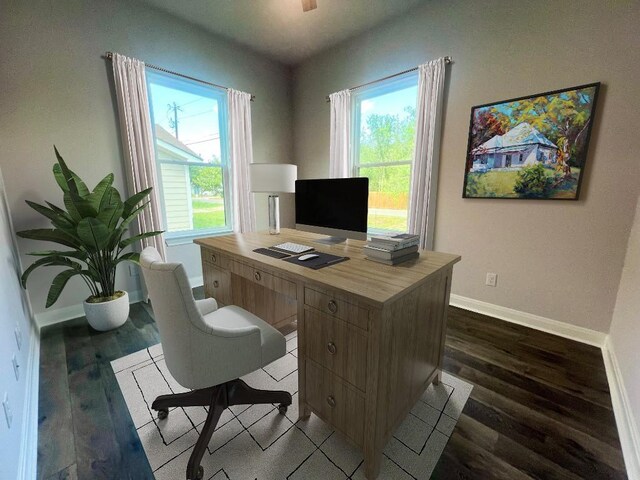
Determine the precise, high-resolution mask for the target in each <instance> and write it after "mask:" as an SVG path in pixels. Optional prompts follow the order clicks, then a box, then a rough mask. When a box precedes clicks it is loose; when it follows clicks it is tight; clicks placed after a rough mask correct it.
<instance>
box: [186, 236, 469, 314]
mask: <svg viewBox="0 0 640 480" xmlns="http://www.w3.org/2000/svg"><path fill="white" fill-rule="evenodd" d="M323 237H324V236H323V235H317V234H314V233H307V232H301V231H298V230H291V229H287V228H284V229H282V230H281V233H280V235H269V233H268V232H257V233H244V234H230V235H224V236H220V237H208V238H200V239H197V240H195V243H197V244H198V245H200V246H202V247H205V248H206V247H209V248H213V249H215V250H218V251H220V252H223V253H225V254H227V255H229V256H230V257H235V258H236V259H237V260H240V261H242V259H243V258H244V259H250V260H251V261H252V263H255V264H261V265H263V266H264V267H266V268H267V269H270V270H272V271H273V270H279V271H281V272H283V273H286V274H287V275H288V276H291V277H296V278H299V279H301V280H304V281H305V282H310V283H315V284H318V285H320V286H322V287H325V288H330V289H338V290H343V291H346V292H349V293H350V294H352V295H355V296H357V297H359V298H360V299H362V300H363V301H365V302H367V303H371V304H374V305H383V304H385V303H387V302H390V301H392V300H394V299H395V298H397V297H398V296H400V295H401V294H403V293H404V292H405V291H407V290H410V289H413V287H417V286H418V285H420V284H422V283H423V282H425V281H427V279H428V278H429V277H430V276H431V275H434V274H436V273H437V272H438V271H440V270H442V269H443V268H447V267H449V266H451V265H453V264H454V263H456V262H459V261H460V256H459V255H452V254H449V253H440V252H433V251H430V250H421V251H420V257H419V258H418V259H416V260H411V261H408V262H405V263H402V264H400V265H396V266H389V265H384V264H382V263H378V262H373V261H371V260H367V259H366V258H365V255H364V253H363V252H362V247H363V246H364V245H365V244H366V242H364V241H361V240H347V242H345V243H342V244H338V245H325V244H322V243H315V242H314V240H316V239H318V238H323ZM284 242H294V243H301V244H303V245H309V246H311V247H314V248H315V249H316V250H317V251H320V252H326V253H331V254H333V255H340V256H345V257H349V258H350V260H347V261H346V262H342V263H338V264H336V265H331V266H329V267H326V268H323V269H320V270H312V269H310V268H306V267H303V266H300V265H295V264H293V263H289V262H284V261H282V260H281V259H277V258H271V257H268V256H266V255H261V254H259V253H255V252H254V251H253V250H254V249H256V248H260V247H264V248H268V247H273V246H274V245H278V244H280V243H284Z"/></svg>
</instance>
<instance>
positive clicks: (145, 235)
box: [120, 230, 163, 248]
mask: <svg viewBox="0 0 640 480" xmlns="http://www.w3.org/2000/svg"><path fill="white" fill-rule="evenodd" d="M161 233H163V231H162V230H159V231H155V232H146V233H141V234H140V235H135V236H133V237H129V238H125V239H124V240H122V241H121V242H120V248H125V247H127V246H128V245H131V244H132V243H134V242H137V241H138V240H142V239H144V238H149V237H155V236H156V235H160V234H161Z"/></svg>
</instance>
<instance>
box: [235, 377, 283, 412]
mask: <svg viewBox="0 0 640 480" xmlns="http://www.w3.org/2000/svg"><path fill="white" fill-rule="evenodd" d="M227 385H228V386H229V405H255V404H259V403H278V404H280V405H279V407H278V409H279V410H280V413H284V412H286V411H287V407H288V406H289V405H291V394H290V393H289V392H285V391H282V390H258V389H257V388H253V387H250V386H249V385H247V384H246V383H245V382H244V381H242V380H240V379H238V380H233V381H231V382H229V383H227Z"/></svg>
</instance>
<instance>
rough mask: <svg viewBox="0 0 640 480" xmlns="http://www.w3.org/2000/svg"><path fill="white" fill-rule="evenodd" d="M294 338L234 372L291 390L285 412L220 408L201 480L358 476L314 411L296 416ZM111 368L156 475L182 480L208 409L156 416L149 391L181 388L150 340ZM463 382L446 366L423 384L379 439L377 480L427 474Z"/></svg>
mask: <svg viewBox="0 0 640 480" xmlns="http://www.w3.org/2000/svg"><path fill="white" fill-rule="evenodd" d="M296 335H297V334H296V332H293V333H291V334H289V335H287V337H286V338H287V354H286V355H285V356H284V357H282V358H281V359H279V360H276V361H275V362H273V363H271V364H269V365H267V366H266V367H264V368H262V369H260V370H257V371H255V372H253V373H251V374H249V375H246V376H245V377H243V380H245V381H246V382H247V383H248V384H249V385H251V386H252V387H255V388H262V389H273V390H287V391H289V392H291V394H292V395H293V404H292V405H291V406H290V407H289V409H288V411H287V414H286V415H285V416H282V415H279V414H278V410H277V408H276V406H274V405H252V406H246V405H242V406H233V407H231V408H229V409H227V410H225V412H224V413H223V415H222V417H221V418H220V421H219V423H218V426H217V428H216V431H215V432H214V434H213V436H212V438H211V441H210V443H209V446H208V450H207V452H206V453H205V456H204V458H203V460H202V466H203V467H204V470H205V476H204V478H205V479H213V480H223V479H226V480H248V479H256V480H284V479H286V480H301V479H304V480H316V479H317V480H320V479H322V480H346V479H350V480H361V479H364V474H363V469H364V465H363V459H362V453H361V452H360V450H359V449H358V448H356V447H354V446H352V445H351V444H350V443H349V442H348V441H347V440H345V439H344V437H343V436H342V435H341V434H340V433H339V432H334V431H333V430H332V429H331V428H330V427H329V426H328V425H326V424H325V423H324V422H323V421H322V420H320V419H319V418H318V417H316V416H315V415H311V417H310V418H309V419H307V420H298V393H297V392H298V382H297V356H296V355H297V336H296ZM111 365H112V368H113V370H114V372H115V375H116V378H117V380H118V384H119V385H120V389H121V391H122V393H123V396H124V398H125V401H126V403H127V407H128V409H129V413H130V414H131V418H132V420H133V423H134V425H135V428H136V430H137V432H138V435H139V437H140V441H141V443H142V445H143V448H144V450H145V453H146V455H147V458H148V460H149V463H150V465H151V468H152V470H153V472H154V475H155V478H156V479H157V480H165V479H166V480H169V479H171V480H175V479H181V478H184V472H185V470H186V465H187V460H188V459H189V456H190V455H191V451H192V448H193V446H194V445H195V443H196V440H197V438H198V435H199V433H200V428H201V427H202V424H203V423H204V421H205V419H206V416H207V409H206V408H205V407H188V408H174V409H172V410H171V411H170V413H169V417H168V418H167V419H166V420H158V419H157V418H156V415H155V412H153V411H152V410H151V403H152V402H153V400H154V399H155V398H156V397H157V396H158V395H164V394H168V393H179V392H184V391H186V389H184V388H182V387H181V386H180V385H179V384H178V383H177V382H176V381H175V380H174V379H173V378H172V377H171V374H170V373H169V371H168V370H167V366H166V364H165V362H164V356H163V354H162V347H161V345H159V344H158V345H154V346H153V347H150V348H147V349H144V350H141V351H139V352H136V353H132V354H130V355H127V356H125V357H122V358H119V359H117V360H114V361H113V362H111ZM472 388H473V387H472V385H471V384H469V383H467V382H465V381H463V380H461V379H459V378H457V377H454V376H452V375H449V374H447V373H446V372H444V373H443V378H442V382H441V384H440V385H438V386H434V385H431V386H429V388H428V389H427V391H426V392H425V393H424V394H423V395H422V398H421V399H420V400H419V401H418V402H417V403H416V405H415V406H414V408H413V409H412V410H411V413H410V414H409V415H408V416H407V418H406V420H405V421H404V422H403V423H402V424H401V425H400V426H399V427H398V429H397V430H396V432H395V434H394V436H393V438H392V439H391V440H390V441H389V443H388V444H387V446H386V448H385V450H384V457H383V462H382V468H381V472H380V476H379V479H380V480H383V479H393V480H423V479H425V480H426V479H428V478H429V477H430V475H431V472H432V471H433V469H434V468H435V466H436V463H437V462H438V459H439V458H440V455H441V453H442V451H443V450H444V447H445V445H446V444H447V441H448V439H449V437H450V436H451V433H452V432H453V429H454V428H455V425H456V422H457V420H458V418H459V416H460V413H461V412H462V409H463V407H464V405H465V403H466V401H467V399H468V398H469V395H470V393H471V389H472Z"/></svg>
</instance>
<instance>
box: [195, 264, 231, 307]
mask: <svg viewBox="0 0 640 480" xmlns="http://www.w3.org/2000/svg"><path fill="white" fill-rule="evenodd" d="M202 275H203V277H204V296H205V297H213V298H215V299H216V301H217V302H218V303H219V304H221V305H231V303H232V297H231V274H230V273H229V272H228V271H227V270H222V269H220V268H217V267H214V266H213V265H210V264H209V263H208V262H203V263H202Z"/></svg>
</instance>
